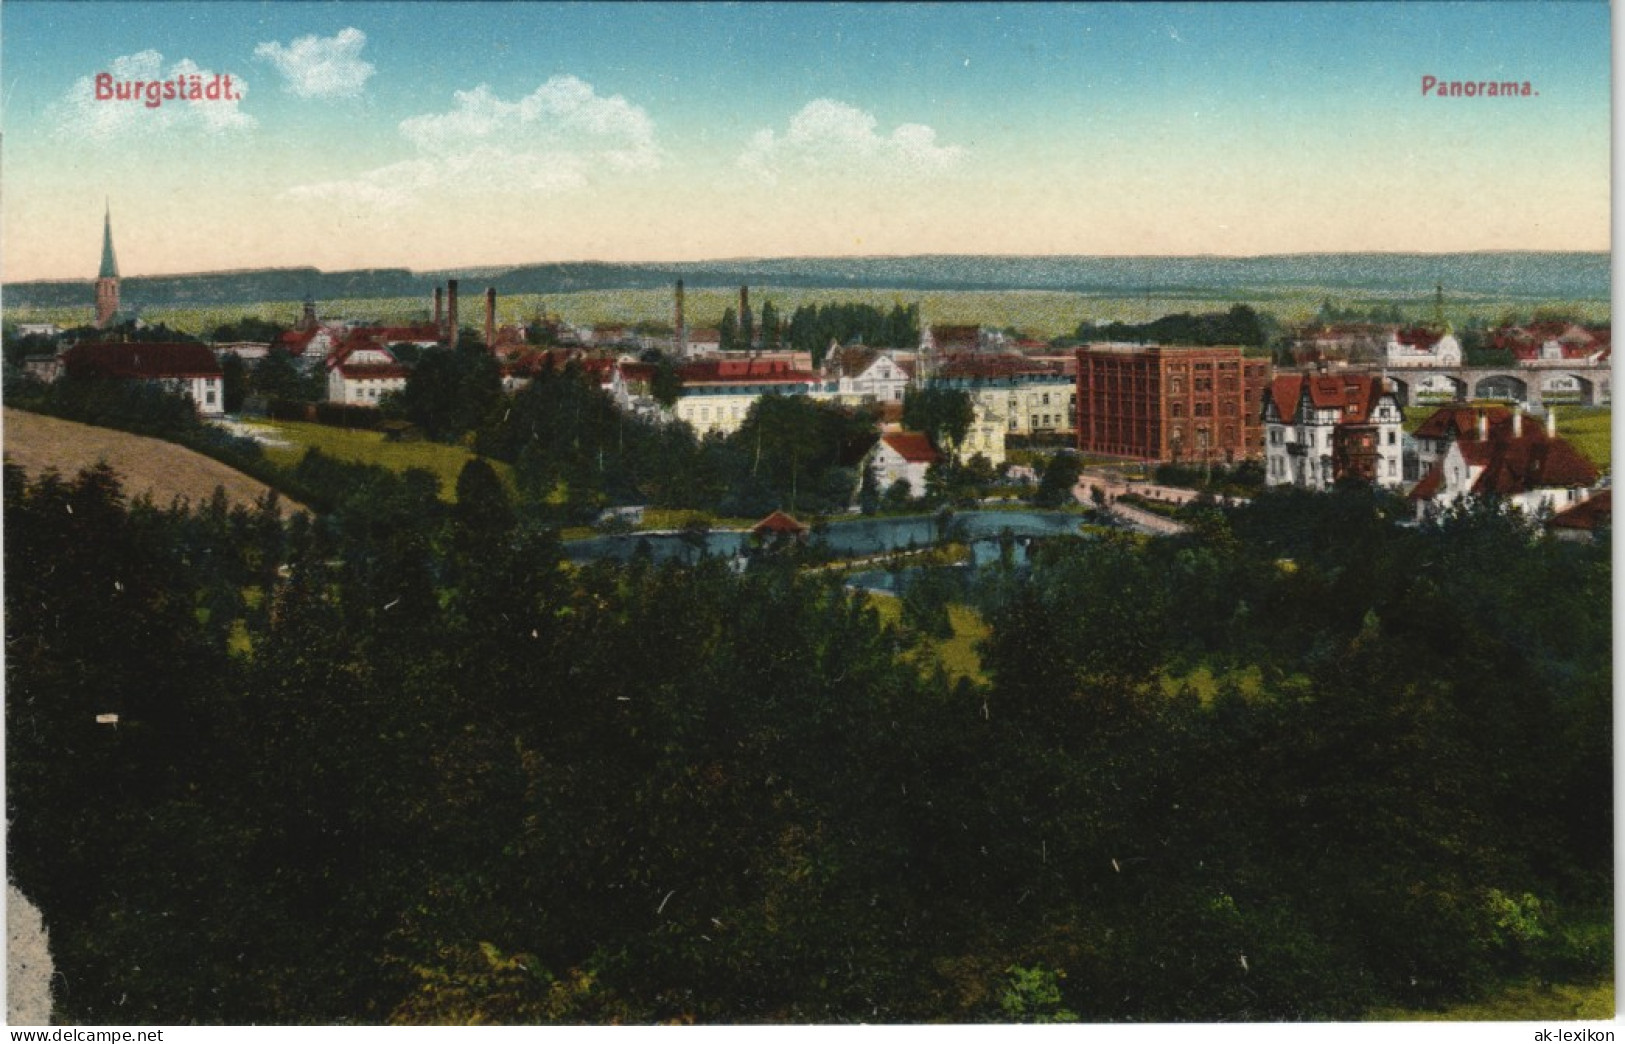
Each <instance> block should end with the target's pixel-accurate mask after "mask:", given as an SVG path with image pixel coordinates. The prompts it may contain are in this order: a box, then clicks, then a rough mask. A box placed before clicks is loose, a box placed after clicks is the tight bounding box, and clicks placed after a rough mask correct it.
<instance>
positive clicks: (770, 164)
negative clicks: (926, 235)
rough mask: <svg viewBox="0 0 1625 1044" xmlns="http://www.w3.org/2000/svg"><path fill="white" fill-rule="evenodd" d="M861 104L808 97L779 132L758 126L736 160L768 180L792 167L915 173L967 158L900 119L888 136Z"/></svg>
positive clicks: (960, 149)
mask: <svg viewBox="0 0 1625 1044" xmlns="http://www.w3.org/2000/svg"><path fill="white" fill-rule="evenodd" d="M877 126H878V121H877V120H876V119H875V118H874V116H872V115H870V114H869V113H867V112H864V111H863V110H862V109H858V108H855V107H853V106H851V105H847V104H846V103H844V102H838V101H835V100H834V99H831V98H819V99H817V100H815V101H811V102H808V103H807V104H806V105H805V106H804V107H803V108H802V109H801V111H800V112H798V113H796V114H795V115H794V116H792V117H790V125H789V127H788V128H787V129H786V130H785V132H784V133H783V134H782V135H780V134H777V133H775V132H774V131H772V130H766V129H764V130H759V131H757V132H756V133H755V134H753V135H751V138H750V141H749V142H748V143H747V144H746V146H745V151H744V152H742V153H741V154H740V156H739V159H738V165H739V166H740V168H741V169H743V170H745V171H746V172H748V173H750V174H752V175H754V176H755V177H757V178H759V179H760V180H762V181H765V182H767V183H769V184H775V183H777V182H778V180H779V178H780V176H781V175H783V174H786V173H788V172H791V171H820V172H833V173H839V172H848V173H854V174H861V175H863V176H865V177H874V176H877V175H878V176H897V177H901V176H919V175H933V174H940V173H943V172H945V171H948V170H951V169H952V168H953V167H955V166H956V165H957V164H958V163H959V162H960V160H962V159H963V158H964V157H965V154H966V153H965V149H964V148H963V147H961V146H959V145H939V144H937V132H936V131H934V130H932V129H931V128H930V127H927V126H925V125H923V124H919V123H904V124H900V125H899V126H897V127H896V128H895V129H894V130H893V131H892V132H891V133H890V134H889V135H881V134H880V133H878V132H877V131H876V127H877Z"/></svg>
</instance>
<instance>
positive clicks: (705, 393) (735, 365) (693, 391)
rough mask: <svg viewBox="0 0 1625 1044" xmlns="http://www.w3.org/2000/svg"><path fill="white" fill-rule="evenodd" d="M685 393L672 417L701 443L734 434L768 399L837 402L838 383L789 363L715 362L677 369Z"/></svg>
mask: <svg viewBox="0 0 1625 1044" xmlns="http://www.w3.org/2000/svg"><path fill="white" fill-rule="evenodd" d="M677 376H678V379H679V380H681V381H682V385H683V390H682V392H681V393H680V394H679V396H678V398H677V403H676V405H675V406H674V407H673V408H672V413H673V414H674V415H675V416H676V418H677V419H678V420H680V421H683V422H684V423H685V424H687V425H689V426H690V427H692V428H693V429H694V431H695V433H696V434H698V435H699V436H700V437H701V438H704V437H705V436H706V435H709V434H710V433H712V432H714V431H715V432H721V433H722V434H723V435H732V434H733V433H734V432H736V431H738V430H739V429H740V427H741V426H742V425H743V424H744V423H745V417H746V415H747V414H749V413H750V408H751V405H752V404H753V403H755V402H756V400H757V399H759V398H761V397H762V396H763V395H805V396H809V397H811V398H815V399H832V398H834V397H835V396H836V393H837V389H838V387H839V385H838V383H837V382H836V381H833V380H826V379H825V377H824V376H823V375H821V374H817V373H812V372H810V371H807V370H798V369H795V368H793V367H792V366H791V365H790V363H789V362H788V361H787V360H784V359H752V358H740V359H728V358H722V359H713V360H704V361H696V362H689V363H686V364H684V365H682V366H680V367H678V369H677Z"/></svg>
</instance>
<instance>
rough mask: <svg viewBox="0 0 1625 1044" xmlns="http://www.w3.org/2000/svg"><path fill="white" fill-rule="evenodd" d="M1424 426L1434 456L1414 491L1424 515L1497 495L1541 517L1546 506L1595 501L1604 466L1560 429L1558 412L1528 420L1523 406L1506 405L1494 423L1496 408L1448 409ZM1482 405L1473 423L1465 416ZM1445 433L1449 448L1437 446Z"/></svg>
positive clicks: (1560, 508)
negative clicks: (1464, 419)
mask: <svg viewBox="0 0 1625 1044" xmlns="http://www.w3.org/2000/svg"><path fill="white" fill-rule="evenodd" d="M1439 412H1440V413H1443V414H1450V415H1451V416H1448V417H1444V418H1441V417H1440V416H1439V414H1435V415H1434V416H1433V417H1430V418H1428V420H1427V422H1426V423H1425V424H1424V425H1423V426H1422V428H1419V429H1418V430H1417V435H1418V437H1419V438H1421V437H1422V432H1423V431H1424V430H1426V431H1427V432H1428V436H1427V437H1428V438H1429V440H1430V442H1432V443H1434V445H1433V446H1432V447H1431V450H1430V456H1431V463H1430V464H1429V465H1428V466H1427V468H1426V470H1425V471H1424V472H1423V474H1422V479H1421V481H1420V482H1418V483H1417V484H1416V486H1415V487H1414V488H1413V489H1412V490H1411V492H1410V494H1409V496H1410V499H1411V500H1412V501H1413V502H1415V504H1416V514H1417V517H1418V518H1423V517H1426V516H1427V515H1429V514H1433V513H1437V512H1439V511H1443V510H1445V509H1447V508H1449V507H1451V506H1452V505H1454V504H1456V503H1458V502H1460V501H1461V500H1463V499H1464V498H1467V497H1474V498H1478V499H1480V500H1494V501H1497V502H1499V503H1502V504H1505V505H1507V506H1515V507H1517V508H1519V509H1521V510H1522V511H1523V512H1524V513H1525V514H1526V515H1529V516H1531V517H1534V516H1535V515H1537V514H1539V513H1541V512H1543V511H1552V512H1557V513H1558V514H1560V515H1562V514H1567V513H1568V512H1569V511H1570V510H1571V509H1573V508H1575V507H1577V506H1579V505H1581V504H1584V503H1585V502H1586V501H1588V500H1590V499H1591V498H1592V496H1593V495H1594V493H1595V489H1594V487H1595V486H1596V484H1597V479H1598V471H1597V468H1596V466H1595V465H1593V464H1592V463H1591V462H1590V461H1589V460H1587V459H1586V458H1585V457H1584V456H1582V455H1581V454H1580V453H1579V451H1577V450H1576V449H1575V448H1574V447H1573V446H1571V445H1569V443H1568V442H1567V441H1565V440H1564V439H1561V438H1559V437H1558V435H1557V431H1556V414H1555V413H1553V412H1548V413H1547V415H1546V418H1547V423H1546V426H1545V427H1542V426H1541V425H1539V424H1536V423H1534V422H1533V421H1529V422H1527V423H1526V422H1525V418H1524V415H1523V414H1522V413H1521V412H1519V411H1516V410H1504V409H1503V410H1501V411H1499V412H1500V414H1501V415H1502V416H1500V417H1497V418H1496V421H1497V422H1495V423H1492V421H1491V417H1490V415H1489V412H1490V411H1487V410H1486V411H1482V412H1479V411H1463V410H1461V409H1454V410H1441V411H1439ZM1463 412H1478V417H1476V418H1475V420H1474V422H1473V424H1472V426H1471V427H1470V428H1466V429H1463V427H1462V426H1461V424H1460V417H1459V415H1460V414H1461V413H1463ZM1441 433H1442V434H1443V436H1444V439H1443V445H1444V449H1443V451H1442V452H1440V451H1439V450H1438V448H1437V444H1438V436H1440V435H1441Z"/></svg>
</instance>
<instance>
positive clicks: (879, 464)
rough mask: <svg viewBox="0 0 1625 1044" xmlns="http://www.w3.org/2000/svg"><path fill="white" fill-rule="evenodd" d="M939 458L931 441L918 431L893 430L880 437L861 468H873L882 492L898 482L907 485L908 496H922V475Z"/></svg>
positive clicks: (923, 494)
mask: <svg viewBox="0 0 1625 1044" xmlns="http://www.w3.org/2000/svg"><path fill="white" fill-rule="evenodd" d="M941 459H942V455H941V454H940V453H938V452H937V450H936V447H934V446H932V445H931V439H930V438H929V437H928V436H927V435H925V434H923V433H922V432H918V431H892V432H887V433H885V434H884V435H882V436H880V439H879V440H878V441H877V442H876V443H875V445H874V448H873V449H871V450H870V451H869V455H868V456H867V457H866V458H865V461H864V466H865V467H868V468H872V469H874V473H875V479H876V483H877V484H878V485H879V487H880V488H881V489H882V490H887V489H890V488H891V487H892V486H893V485H894V484H896V483H897V482H899V481H901V482H907V483H908V490H909V495H910V496H913V497H923V496H925V473H926V472H927V471H928V470H930V467H931V465H933V464H935V463H936V462H937V461H939V460H941Z"/></svg>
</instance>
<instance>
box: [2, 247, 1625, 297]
mask: <svg viewBox="0 0 1625 1044" xmlns="http://www.w3.org/2000/svg"><path fill="white" fill-rule="evenodd" d="M1610 267H1611V255H1610V254H1609V253H1607V252H1571V253H1541V252H1531V251H1505V252H1483V253H1452V254H1414V253H1410V254H1407V253H1395V254H1369V253H1366V254H1358V253H1355V254H1338V253H1324V254H1278V255H1265V256H1259V257H1216V256H1200V257H1149V256H1147V257H1095V256H1087V255H1075V256H1062V255H1057V256H1044V257H1018V256H1002V255H950V254H923V255H917V256H903V257H848V258H757V259H748V258H747V259H732V260H717V261H694V262H663V263H648V264H616V263H609V262H597V261H583V262H556V263H545V264H528V265H509V266H501V265H482V266H470V267H467V268H460V269H439V270H426V271H421V272H419V271H413V270H411V269H405V268H363V269H353V270H347V271H338V272H324V271H322V270H320V269H318V268H314V267H308V266H307V267H294V268H263V269H243V270H238V271H230V272H200V273H192V274H182V275H162V276H132V277H129V278H126V279H124V280H123V281H122V285H121V296H122V297H123V300H124V302H125V303H126V305H128V306H131V307H136V308H140V307H146V306H184V305H222V304H242V303H252V302H263V301H278V300H282V301H299V300H302V299H303V298H304V297H306V296H307V295H309V296H311V297H314V298H315V299H316V300H318V301H322V300H337V299H358V298H395V297H414V296H419V295H421V296H424V297H428V296H429V295H431V294H432V293H433V292H434V288H435V287H436V286H441V285H444V283H445V281H446V280H447V279H458V280H465V281H467V283H468V285H467V286H465V287H464V288H463V290H464V293H465V294H468V295H470V300H472V297H473V295H477V294H479V293H481V292H483V291H484V289H485V288H486V287H488V286H489V287H494V288H495V289H496V291H497V292H498V293H499V294H504V295H508V294H564V293H578V292H582V291H593V290H650V289H658V288H662V287H668V286H671V285H672V284H673V283H675V282H676V280H678V279H682V280H683V281H684V283H685V285H686V286H688V287H690V288H694V289H701V288H708V287H710V288H715V287H732V286H739V285H752V286H777V287H787V288H788V287H794V288H806V289H887V290H917V291H924V290H967V291H968V290H992V291H1004V290H1049V291H1062V292H1069V293H1078V294H1084V295H1118V296H1133V295H1139V294H1158V295H1178V294H1183V295H1187V296H1199V295H1204V294H1207V295H1215V296H1225V295H1230V294H1236V295H1239V294H1244V293H1248V292H1252V293H1258V292H1264V293H1281V292H1285V291H1305V290H1312V291H1317V292H1318V291H1325V292H1327V293H1328V294H1336V293H1356V292H1367V293H1377V294H1406V295H1421V294H1424V293H1428V292H1431V291H1432V289H1433V287H1434V286H1435V285H1443V286H1444V287H1445V288H1446V292H1447V293H1448V294H1449V295H1450V296H1451V297H1452V298H1454V299H1458V300H1459V299H1461V298H1464V297H1465V298H1503V299H1504V298H1510V299H1519V300H1531V301H1538V300H1554V299H1556V300H1582V301H1584V300H1608V298H1609V296H1610V283H1609V276H1610ZM92 283H93V280H92V279H90V278H86V279H82V280H42V281H34V282H21V283H5V284H4V285H3V293H4V303H5V305H6V306H7V307H8V308H19V307H21V308H63V307H74V306H78V305H82V304H85V303H86V302H87V301H88V300H90V297H89V296H88V295H89V294H90V288H91V286H92Z"/></svg>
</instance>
